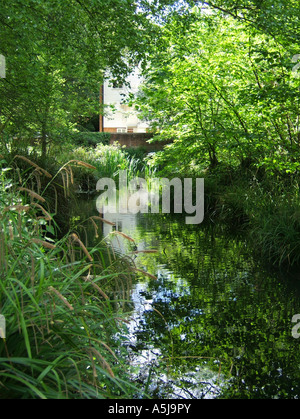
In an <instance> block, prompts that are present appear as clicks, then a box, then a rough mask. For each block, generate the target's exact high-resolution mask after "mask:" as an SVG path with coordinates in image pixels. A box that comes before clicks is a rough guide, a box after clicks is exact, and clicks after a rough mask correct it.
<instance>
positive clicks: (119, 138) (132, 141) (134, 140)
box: [110, 133, 168, 152]
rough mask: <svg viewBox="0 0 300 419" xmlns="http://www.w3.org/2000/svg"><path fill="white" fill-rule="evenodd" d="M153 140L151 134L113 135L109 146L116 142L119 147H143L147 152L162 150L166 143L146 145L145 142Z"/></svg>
mask: <svg viewBox="0 0 300 419" xmlns="http://www.w3.org/2000/svg"><path fill="white" fill-rule="evenodd" d="M151 138H153V134H151V133H134V134H119V133H118V134H114V133H112V134H111V136H110V144H113V143H114V142H118V143H119V144H121V146H124V145H125V146H126V147H135V148H136V147H145V148H146V149H147V150H148V151H149V152H150V151H158V150H162V149H163V148H164V146H165V145H166V144H168V142H155V143H153V144H149V143H147V140H150V139H151Z"/></svg>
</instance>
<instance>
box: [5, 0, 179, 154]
mask: <svg viewBox="0 0 300 419" xmlns="http://www.w3.org/2000/svg"><path fill="white" fill-rule="evenodd" d="M171 3H173V2H170V1H168V0H160V1H155V2H152V3H151V8H150V9H149V7H148V9H146V6H147V4H148V2H147V1H144V0H141V1H134V2H131V1H127V0H125V1H124V0H105V1H104V0H87V1H82V0H71V1H68V2H63V1H62V0H17V1H15V2H11V1H9V0H3V1H2V2H1V10H0V25H1V27H0V51H1V54H3V55H4V56H5V57H6V60H7V75H6V78H5V79H1V80H0V97H1V101H0V136H1V138H2V141H4V139H5V138H6V137H5V135H9V136H10V137H11V138H12V137H17V138H18V139H20V138H24V137H25V138H32V137H33V136H40V137H41V144H42V154H43V155H45V154H46V150H47V145H48V142H49V140H50V139H53V137H55V136H57V135H58V136H60V137H61V136H62V134H63V132H64V130H65V129H68V128H69V127H70V126H72V124H74V123H76V121H77V119H78V117H79V116H80V117H84V116H90V115H92V114H93V113H94V112H99V88H100V85H101V83H102V81H103V74H104V72H105V71H106V70H108V69H109V70H110V73H111V74H112V77H115V78H125V77H126V75H127V73H128V72H129V71H130V68H132V66H134V65H135V64H136V62H138V61H139V60H140V59H141V58H142V56H144V54H145V50H146V44H149V37H151V30H150V29H149V28H151V25H152V24H151V20H150V19H149V17H148V15H149V13H150V12H151V13H159V12H160V10H162V9H163V7H164V6H165V5H168V4H171ZM147 34H148V35H147ZM17 146H19V143H18V144H17Z"/></svg>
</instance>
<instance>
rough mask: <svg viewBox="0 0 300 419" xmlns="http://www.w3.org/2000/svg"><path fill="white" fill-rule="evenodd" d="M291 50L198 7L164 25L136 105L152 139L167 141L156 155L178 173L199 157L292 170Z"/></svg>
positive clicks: (294, 95) (295, 147)
mask: <svg viewBox="0 0 300 419" xmlns="http://www.w3.org/2000/svg"><path fill="white" fill-rule="evenodd" d="M292 51H293V46H292V48H290V49H287V48H286V47H283V46H281V45H279V44H278V43H277V42H276V40H274V39H273V38H272V37H271V36H269V35H266V34H261V33H259V32H258V30H257V29H255V28H253V27H252V26H249V25H245V23H243V22H238V21H237V20H236V19H233V18H232V17H230V16H227V17H224V16H218V15H215V14H206V13H203V12H202V11H201V9H198V8H195V9H193V11H190V14H189V16H188V17H186V19H182V18H180V19H177V18H174V19H173V20H172V21H170V22H168V23H167V24H166V25H165V26H164V27H163V28H162V35H161V44H160V45H159V48H156V49H155V50H154V51H153V54H152V56H151V60H150V64H149V66H148V69H146V70H145V77H146V83H145V84H144V87H143V89H142V91H141V93H140V96H139V98H138V100H137V103H138V106H139V109H140V110H141V113H142V115H143V116H144V117H146V118H148V119H149V120H152V121H153V128H154V129H155V128H157V129H158V130H159V135H160V137H162V138H164V139H165V138H168V139H173V140H174V143H173V145H172V146H170V147H169V148H168V149H167V150H166V152H165V154H164V155H163V156H164V157H166V156H168V159H171V160H172V161H173V163H172V164H173V165H174V166H176V167H177V168H179V167H180V168H181V169H183V170H186V169H187V168H188V170H191V169H192V167H194V166H195V165H198V164H205V161H206V160H208V162H209V163H210V165H211V166H215V165H216V164H217V163H218V161H220V160H221V161H222V160H223V161H226V162H228V161H229V162H231V163H233V164H235V163H236V162H240V163H242V164H243V162H247V161H252V162H255V163H256V164H257V165H261V164H264V165H266V166H268V167H269V166H275V167H277V168H278V169H280V170H294V169H295V168H296V167H297V163H295V158H296V159H297V157H296V156H298V155H299V145H300V143H299V99H298V84H299V82H298V80H297V79H296V78H295V77H294V74H293V72H292V66H293V64H292V60H291V57H292ZM179 162H180V163H179ZM185 162H186V164H184V163H185Z"/></svg>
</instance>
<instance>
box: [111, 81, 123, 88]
mask: <svg viewBox="0 0 300 419" xmlns="http://www.w3.org/2000/svg"><path fill="white" fill-rule="evenodd" d="M112 87H113V89H123V83H122V82H120V81H117V80H115V81H113V83H112Z"/></svg>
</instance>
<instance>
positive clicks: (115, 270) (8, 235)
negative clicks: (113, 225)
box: [0, 157, 137, 399]
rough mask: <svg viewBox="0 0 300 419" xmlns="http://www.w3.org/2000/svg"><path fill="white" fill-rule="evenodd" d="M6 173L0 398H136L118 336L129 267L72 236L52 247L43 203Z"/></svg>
mask: <svg viewBox="0 0 300 419" xmlns="http://www.w3.org/2000/svg"><path fill="white" fill-rule="evenodd" d="M18 159H20V157H18ZM24 161H25V162H27V160H24ZM27 163H28V164H29V162H27ZM30 165H31V166H32V167H34V169H37V170H39V173H40V175H39V176H46V178H47V179H50V177H49V176H47V175H46V173H44V171H43V170H41V168H39V167H38V168H37V167H36V166H35V165H34V164H30ZM9 173H10V172H5V171H1V172H0V190H1V200H0V214H1V215H0V314H2V315H4V316H5V319H6V337H5V339H0V370H1V374H0V386H1V391H0V398H1V399H2V398H10V399H14V398H16V399H22V398H23V399H39V398H40V399H49V398H50V399H56V398H58V399H78V398H79V399H80V398H83V399H84V398H85V399H89V398H112V397H118V398H131V397H132V394H133V392H135V391H137V390H136V389H135V387H134V385H133V384H132V383H131V382H130V378H129V371H128V365H127V364H126V361H125V355H126V352H125V349H124V348H123V347H122V345H121V343H122V338H121V336H122V333H119V332H120V331H122V330H123V328H124V324H125V323H124V322H122V326H121V325H120V321H119V319H122V318H124V320H125V316H127V310H128V306H127V305H128V298H129V292H130V289H129V287H130V286H131V280H132V277H133V273H132V271H131V270H130V261H129V260H122V259H121V258H120V257H118V256H117V255H116V254H115V253H114V252H113V251H112V249H111V248H110V246H109V245H108V244H107V243H104V242H101V241H100V242H97V244H95V246H94V247H93V248H91V249H90V248H88V247H87V246H85V245H84V244H83V242H82V240H81V239H80V237H79V236H78V235H77V234H76V233H74V232H72V233H69V234H67V235H66V236H64V237H62V238H61V239H60V240H58V239H52V240H51V241H50V240H49V239H48V238H47V228H48V226H50V225H51V223H53V222H54V221H53V217H52V215H51V214H50V213H49V212H48V211H47V210H46V209H45V207H47V200H46V198H44V195H43V194H38V193H37V192H35V191H34V190H33V189H32V188H29V187H27V185H23V186H22V187H19V186H18V185H14V184H13V182H12V180H11V179H10V178H8V177H7V176H8V175H9ZM68 176H69V177H70V181H71V171H70V170H69V172H68ZM20 178H21V179H22V182H23V181H24V176H23V174H22V173H21V172H20ZM51 179H53V178H51ZM18 188H19V189H18ZM22 188H23V189H22ZM27 198H28V199H29V202H27ZM41 198H42V199H41ZM43 199H45V201H46V202H43ZM41 204H43V205H41ZM95 221H97V220H96V219H95V220H94V222H95ZM99 221H100V220H99ZM45 227H46V228H45ZM78 250H79V251H80V252H81V253H82V254H81V255H80V252H78ZM126 304H127V305H126ZM117 333H118V336H120V337H119V338H118V339H113V338H112V337H113V336H117ZM116 354H117V355H116Z"/></svg>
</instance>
